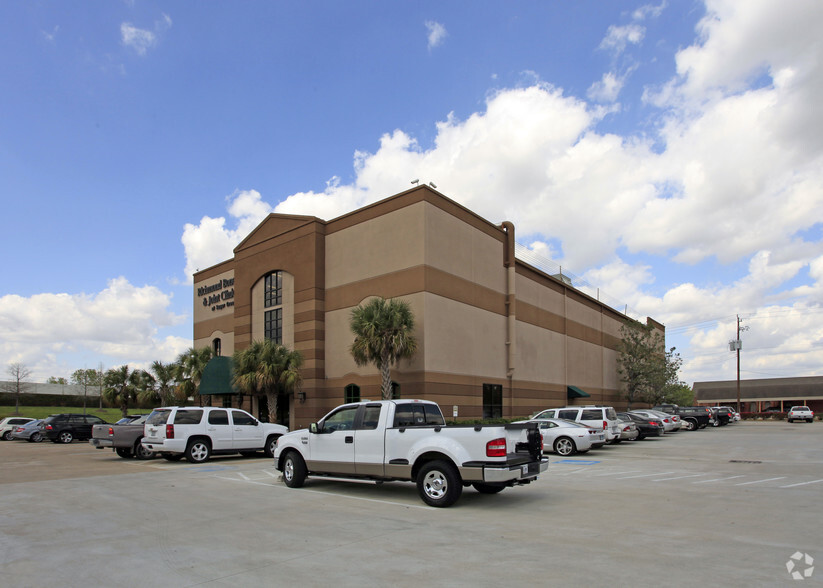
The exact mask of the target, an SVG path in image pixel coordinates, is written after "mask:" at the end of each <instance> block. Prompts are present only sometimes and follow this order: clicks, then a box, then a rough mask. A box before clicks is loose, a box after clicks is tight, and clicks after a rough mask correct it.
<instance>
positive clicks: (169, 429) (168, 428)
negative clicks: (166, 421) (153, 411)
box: [166, 425, 174, 439]
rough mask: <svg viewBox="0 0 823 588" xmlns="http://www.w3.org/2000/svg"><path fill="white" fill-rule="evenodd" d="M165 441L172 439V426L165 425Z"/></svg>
mask: <svg viewBox="0 0 823 588" xmlns="http://www.w3.org/2000/svg"><path fill="white" fill-rule="evenodd" d="M166 439H174V425H166Z"/></svg>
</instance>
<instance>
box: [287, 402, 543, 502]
mask: <svg viewBox="0 0 823 588" xmlns="http://www.w3.org/2000/svg"><path fill="white" fill-rule="evenodd" d="M548 465H549V460H548V458H546V457H543V440H542V436H541V434H540V430H539V428H538V427H537V424H536V423H519V424H514V423H513V424H509V425H452V426H446V422H445V419H444V418H443V413H442V412H441V411H440V407H439V406H438V405H437V404H435V403H434V402H429V401H425V400H381V401H364V402H358V403H355V404H344V405H342V406H339V407H337V408H335V409H334V410H332V411H331V412H330V413H329V414H327V415H326V416H325V417H323V418H322V419H321V420H320V421H318V422H317V423H312V424H311V425H310V426H309V428H308V429H301V430H299V431H293V432H291V433H286V434H285V435H283V436H282V437H280V438H279V439H278V440H277V447H276V448H275V450H274V466H275V468H276V469H277V470H279V471H281V472H283V481H284V482H285V484H286V486H288V487H290V488H299V487H300V486H302V485H303V483H304V482H305V480H306V477H307V476H333V477H338V478H353V479H366V480H376V481H390V480H403V481H410V482H415V483H416V484H417V489H418V492H419V493H420V497H421V498H422V499H423V502H425V503H426V504H429V505H431V506H450V505H452V504H454V502H455V501H456V500H457V499H458V498H460V495H461V493H462V492H463V486H469V485H471V486H474V488H475V489H476V490H477V491H478V492H482V493H484V494H495V493H497V492H500V491H501V490H503V489H504V488H507V487H509V486H515V485H520V484H528V483H529V482H532V481H534V480H536V479H537V476H538V474H540V473H541V472H544V471H546V469H547V468H548Z"/></svg>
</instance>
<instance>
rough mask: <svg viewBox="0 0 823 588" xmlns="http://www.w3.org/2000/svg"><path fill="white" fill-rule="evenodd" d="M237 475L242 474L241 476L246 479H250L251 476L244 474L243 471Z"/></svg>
mask: <svg viewBox="0 0 823 588" xmlns="http://www.w3.org/2000/svg"><path fill="white" fill-rule="evenodd" d="M237 475H238V476H240V477H241V478H243V479H244V480H248V479H249V477H248V476H247V475H246V474H244V473H243V472H237Z"/></svg>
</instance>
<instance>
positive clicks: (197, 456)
mask: <svg viewBox="0 0 823 588" xmlns="http://www.w3.org/2000/svg"><path fill="white" fill-rule="evenodd" d="M210 457H211V445H209V442H208V441H206V440H205V439H193V440H191V441H189V444H188V445H187V446H186V461H188V462H189V463H205V462H207V461H209V458H210Z"/></svg>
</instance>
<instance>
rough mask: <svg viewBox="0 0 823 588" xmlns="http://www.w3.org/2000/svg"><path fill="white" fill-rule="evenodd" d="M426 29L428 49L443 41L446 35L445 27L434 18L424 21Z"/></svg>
mask: <svg viewBox="0 0 823 588" xmlns="http://www.w3.org/2000/svg"><path fill="white" fill-rule="evenodd" d="M425 24H426V30H427V31H429V34H428V42H429V51H431V50H432V49H434V48H435V47H437V46H439V45H440V44H442V43H443V40H444V39H445V38H446V37H447V36H448V32H446V27H444V26H443V25H442V24H440V23H439V22H437V21H434V20H427V21H426V23H425Z"/></svg>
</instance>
